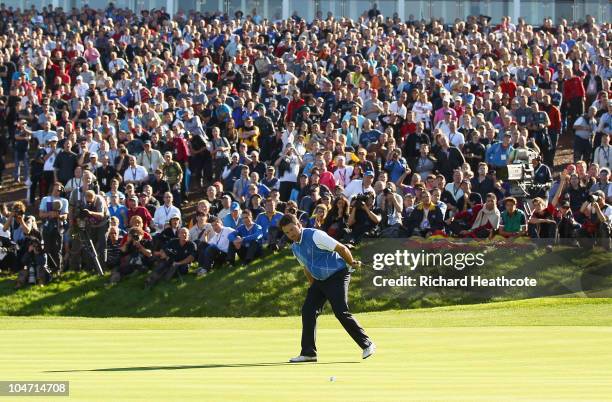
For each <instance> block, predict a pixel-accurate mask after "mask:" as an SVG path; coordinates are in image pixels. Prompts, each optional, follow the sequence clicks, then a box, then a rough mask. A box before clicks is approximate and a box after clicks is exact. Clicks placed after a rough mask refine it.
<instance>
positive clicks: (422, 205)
mask: <svg viewBox="0 0 612 402" xmlns="http://www.w3.org/2000/svg"><path fill="white" fill-rule="evenodd" d="M404 227H405V231H406V233H405V235H406V237H411V236H414V235H417V236H421V237H429V236H431V235H432V234H434V233H435V232H439V231H442V230H443V229H444V216H443V215H442V211H440V208H438V206H437V205H435V204H434V203H433V202H432V200H431V194H430V193H429V191H423V193H422V195H421V199H420V202H419V203H418V204H417V205H416V206H415V207H414V210H413V211H412V213H411V214H410V216H408V220H407V222H406V224H405V226H404Z"/></svg>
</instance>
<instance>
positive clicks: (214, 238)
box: [196, 216, 234, 276]
mask: <svg viewBox="0 0 612 402" xmlns="http://www.w3.org/2000/svg"><path fill="white" fill-rule="evenodd" d="M210 225H211V227H212V232H211V233H210V234H209V236H208V239H207V241H206V245H205V246H204V245H203V247H201V248H200V251H199V252H198V265H199V267H198V270H197V271H196V274H197V275H198V276H204V275H206V274H208V272H210V270H211V269H212V268H213V267H214V266H221V265H222V264H223V263H224V262H225V261H226V259H227V254H228V252H229V245H230V235H231V234H232V233H234V229H232V228H228V227H224V226H223V222H221V219H219V218H217V217H216V216H213V217H212V218H211V219H210Z"/></svg>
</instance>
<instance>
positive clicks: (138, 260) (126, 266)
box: [110, 227, 153, 284]
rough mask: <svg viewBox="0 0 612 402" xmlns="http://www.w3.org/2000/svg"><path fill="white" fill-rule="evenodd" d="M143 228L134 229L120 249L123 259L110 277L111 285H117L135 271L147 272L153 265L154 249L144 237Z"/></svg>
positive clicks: (130, 231)
mask: <svg viewBox="0 0 612 402" xmlns="http://www.w3.org/2000/svg"><path fill="white" fill-rule="evenodd" d="M144 236H145V234H144V231H143V230H142V228H139V227H133V228H131V229H130V230H129V232H128V234H127V235H126V237H125V239H124V240H123V242H122V243H123V244H122V245H121V247H120V250H121V259H120V263H119V266H118V267H116V268H115V269H114V270H113V272H112V274H111V277H110V283H111V284H115V283H117V282H119V281H120V280H121V279H122V278H124V277H126V276H127V275H129V274H131V273H132V272H134V271H146V270H147V267H148V266H149V265H150V264H151V258H152V257H153V251H152V249H153V247H152V244H151V240H147V238H145V237H144Z"/></svg>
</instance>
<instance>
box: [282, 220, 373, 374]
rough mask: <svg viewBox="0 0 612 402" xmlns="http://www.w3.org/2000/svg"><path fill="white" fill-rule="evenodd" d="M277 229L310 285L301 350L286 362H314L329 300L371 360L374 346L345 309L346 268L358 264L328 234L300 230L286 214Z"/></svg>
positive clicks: (349, 277) (358, 263) (296, 223)
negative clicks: (319, 319)
mask: <svg viewBox="0 0 612 402" xmlns="http://www.w3.org/2000/svg"><path fill="white" fill-rule="evenodd" d="M279 226H280V228H281V229H282V231H283V232H284V233H285V235H287V237H288V238H289V240H291V241H292V242H293V245H292V246H291V248H292V250H293V254H294V255H295V257H296V258H297V260H298V261H299V262H300V264H301V265H302V266H304V272H305V273H306V278H308V282H310V287H309V288H308V294H307V295H306V300H305V301H304V305H303V306H302V351H301V352H300V355H299V356H298V357H294V358H292V359H290V360H289V362H291V363H302V362H316V361H317V347H316V346H315V336H316V330H317V317H318V316H319V314H321V311H322V309H323V305H324V304H325V301H326V300H329V304H331V307H332V310H333V311H334V314H335V316H336V318H337V319H338V321H340V324H342V326H343V327H344V329H345V330H346V332H348V333H349V335H350V336H351V337H352V338H353V340H354V341H355V342H356V343H357V345H359V347H360V348H361V349H362V350H363V353H362V355H361V357H362V358H363V359H366V358H368V357H370V356H371V355H372V354H373V353H374V352H375V351H376V345H375V344H374V342H372V341H371V340H370V338H368V336H367V335H366V333H365V331H364V330H363V328H361V326H360V325H359V323H358V322H357V320H355V319H354V318H353V315H352V314H351V313H350V312H349V308H348V286H349V282H350V279H351V274H350V272H349V268H348V267H349V266H352V267H359V266H360V265H361V262H359V261H357V260H354V259H353V256H352V255H351V252H350V251H349V249H348V248H347V247H346V246H344V245H343V244H341V243H339V242H338V241H336V240H334V239H333V238H331V237H330V236H329V235H328V234H327V233H325V232H323V231H321V230H318V229H306V228H302V225H301V224H300V222H299V220H298V219H297V217H296V216H295V215H290V214H285V215H284V216H283V217H282V218H281V220H280V221H279Z"/></svg>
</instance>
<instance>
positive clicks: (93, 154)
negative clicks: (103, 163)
mask: <svg viewBox="0 0 612 402" xmlns="http://www.w3.org/2000/svg"><path fill="white" fill-rule="evenodd" d="M89 157H90V158H97V157H98V154H97V153H95V152H90V153H89Z"/></svg>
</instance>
